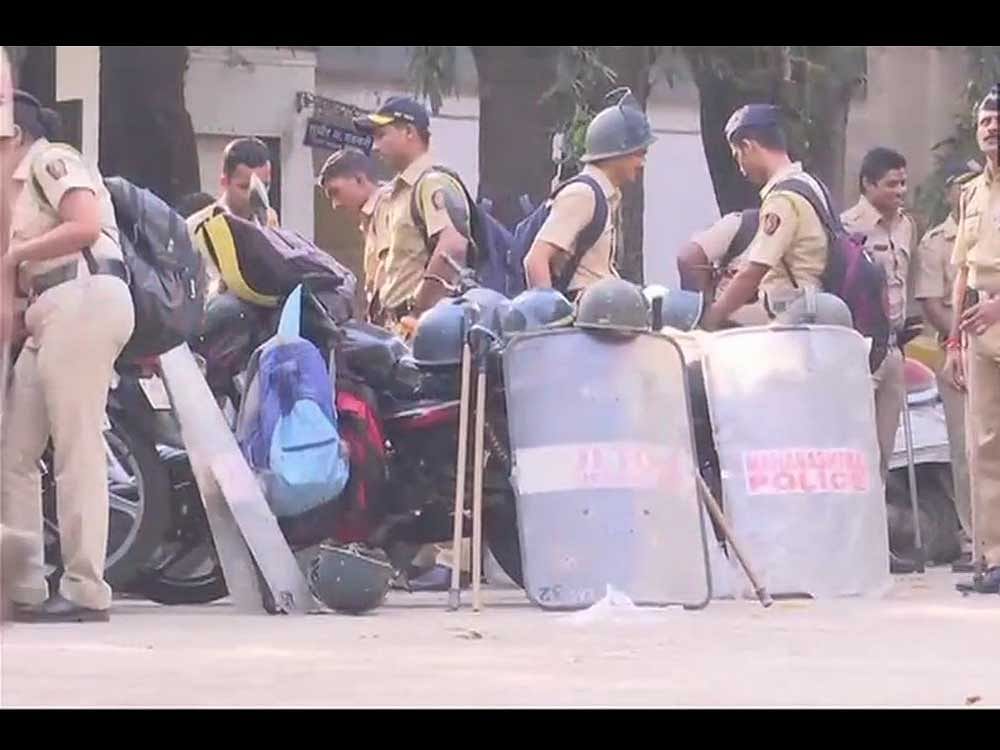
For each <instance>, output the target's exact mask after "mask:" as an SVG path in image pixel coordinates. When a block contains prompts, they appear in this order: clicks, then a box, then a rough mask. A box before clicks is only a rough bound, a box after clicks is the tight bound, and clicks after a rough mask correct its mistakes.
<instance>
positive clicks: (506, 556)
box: [483, 492, 524, 588]
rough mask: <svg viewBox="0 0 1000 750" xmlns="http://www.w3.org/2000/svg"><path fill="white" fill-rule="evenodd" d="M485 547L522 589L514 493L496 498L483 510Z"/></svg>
mask: <svg viewBox="0 0 1000 750" xmlns="http://www.w3.org/2000/svg"><path fill="white" fill-rule="evenodd" d="M483 515H484V516H485V518H484V520H485V522H486V523H485V525H486V529H485V534H484V536H485V537H486V545H487V546H488V547H489V548H490V552H492V553H493V557H494V558H496V561H497V563H498V564H499V565H500V567H501V568H503V572H504V573H506V574H507V577H508V578H510V580H512V581H513V582H514V583H516V584H517V585H518V586H520V587H521V588H524V574H523V573H522V571H521V539H520V537H519V536H518V530H517V506H516V505H515V504H514V493H513V492H511V493H505V494H504V495H502V496H501V497H496V498H495V499H494V502H493V503H490V504H489V505H488V506H487V507H486V508H485V509H484V513H483Z"/></svg>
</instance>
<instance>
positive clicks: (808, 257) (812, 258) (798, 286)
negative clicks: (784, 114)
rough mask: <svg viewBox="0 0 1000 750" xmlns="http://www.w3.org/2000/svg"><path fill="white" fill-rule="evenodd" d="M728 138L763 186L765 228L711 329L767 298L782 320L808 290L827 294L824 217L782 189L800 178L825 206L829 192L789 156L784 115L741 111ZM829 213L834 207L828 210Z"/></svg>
mask: <svg viewBox="0 0 1000 750" xmlns="http://www.w3.org/2000/svg"><path fill="white" fill-rule="evenodd" d="M726 139H727V140H728V141H729V145H730V148H731V149H732V152H733V157H734V158H735V159H736V161H737V163H738V164H739V166H740V170H741V171H742V172H743V174H744V175H745V176H746V177H747V178H748V179H749V180H751V181H752V182H754V183H756V184H758V185H762V186H763V187H762V188H761V191H760V195H761V198H762V199H763V203H762V205H761V208H760V227H759V229H758V231H757V234H756V236H755V237H754V239H753V240H752V241H751V243H750V247H749V248H747V251H746V253H745V258H746V265H745V266H744V267H743V269H742V270H741V271H740V272H739V273H737V274H736V276H735V277H734V278H733V280H732V281H731V282H730V283H729V285H728V286H727V287H726V290H725V291H724V292H723V293H722V295H721V296H720V297H719V299H718V300H717V301H716V302H715V303H714V304H713V305H712V306H711V307H709V309H708V310H707V311H706V312H705V315H704V317H703V319H702V325H703V327H705V328H706V329H708V330H714V329H717V328H719V327H720V326H722V325H723V324H724V323H725V322H726V321H727V320H729V318H730V316H731V315H732V314H733V313H734V312H736V311H737V310H739V309H740V308H741V307H743V306H744V305H745V304H747V303H748V302H750V300H752V299H753V297H754V295H755V294H757V293H762V295H763V302H764V308H765V310H766V311H767V314H768V316H769V318H771V319H774V318H776V317H778V316H780V315H781V314H782V313H784V312H785V310H786V309H787V308H788V307H789V306H790V305H791V304H792V302H794V301H795V300H796V299H798V298H799V297H800V296H802V294H803V293H804V292H805V290H807V289H815V290H817V291H821V289H822V285H821V283H820V276H821V275H822V273H823V270H824V268H825V267H826V255H827V243H828V240H827V235H826V231H825V230H824V228H823V224H822V222H821V220H820V217H819V216H817V214H816V212H815V211H814V210H813V208H812V206H811V205H810V204H809V201H807V200H806V199H805V198H803V197H802V196H800V195H798V194H796V193H793V192H791V191H787V190H781V189H777V188H778V185H779V183H781V182H783V181H785V180H790V179H795V180H799V181H802V182H804V183H805V184H807V185H809V186H810V187H811V188H812V189H813V191H814V192H815V193H816V195H817V196H818V197H819V198H820V199H821V200H822V201H823V202H824V203H825V202H826V198H825V195H824V191H823V190H822V188H821V187H820V185H819V183H818V182H817V181H816V180H815V178H814V177H812V176H811V175H809V174H808V173H806V172H804V171H803V170H802V165H801V164H800V163H798V162H792V160H791V159H789V157H788V151H787V146H786V139H785V133H784V130H783V129H782V127H781V121H780V112H779V110H778V108H777V107H774V106H772V105H769V104H750V105H747V106H745V107H742V108H740V109H739V110H737V111H736V112H735V113H734V114H733V116H732V117H731V118H730V120H729V122H728V123H727V125H726ZM828 208H829V206H828Z"/></svg>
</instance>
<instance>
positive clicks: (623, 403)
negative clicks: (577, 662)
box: [503, 329, 711, 609]
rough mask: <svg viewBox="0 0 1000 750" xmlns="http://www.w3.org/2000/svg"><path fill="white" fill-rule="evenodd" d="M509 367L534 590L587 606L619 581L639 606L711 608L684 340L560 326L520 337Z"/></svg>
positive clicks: (524, 547) (524, 544)
mask: <svg viewBox="0 0 1000 750" xmlns="http://www.w3.org/2000/svg"><path fill="white" fill-rule="evenodd" d="M503 363H504V382H505V386H506V398H507V411H508V421H509V428H510V443H511V453H512V459H513V470H512V484H513V487H514V491H515V494H516V497H517V515H518V525H519V533H520V540H521V555H522V564H523V571H524V587H525V591H526V592H527V594H528V598H529V599H531V601H532V602H534V603H535V604H537V605H539V606H541V607H543V608H545V609H579V608H584V607H589V606H590V605H592V604H594V603H596V602H598V601H600V600H601V599H603V598H604V597H605V595H606V594H607V590H608V586H609V585H610V586H613V587H614V588H615V589H617V590H618V591H621V592H624V593H625V594H626V595H628V597H629V598H630V599H632V601H634V602H635V603H636V604H645V605H658V606H664V605H670V604H682V605H685V606H687V607H702V606H705V605H706V604H707V603H708V601H709V599H710V598H711V582H710V574H709V570H708V557H707V554H708V553H707V548H706V537H705V534H706V531H705V519H704V517H703V508H702V505H701V503H700V501H699V499H698V494H697V490H696V483H695V479H694V471H695V459H694V448H693V440H692V432H691V417H690V410H689V408H690V407H689V403H688V394H687V385H686V382H685V377H684V361H683V357H682V355H681V352H680V349H679V348H678V347H677V345H676V344H675V343H674V342H673V341H671V340H670V339H669V338H666V337H664V336H660V335H656V334H652V333H647V334H638V335H630V336H627V337H622V336H620V335H616V334H614V333H611V334H608V333H603V334H602V333H594V332H587V331H583V330H580V329H560V330H554V331H544V332H539V333H527V334H521V335H518V336H516V337H515V338H514V339H512V340H511V342H510V343H509V344H508V346H507V348H506V350H505V352H504V355H503Z"/></svg>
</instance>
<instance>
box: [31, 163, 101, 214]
mask: <svg viewBox="0 0 1000 750" xmlns="http://www.w3.org/2000/svg"><path fill="white" fill-rule="evenodd" d="M31 173H32V176H33V177H34V178H35V180H36V182H37V184H38V187H39V189H40V190H41V191H42V194H43V195H44V196H45V200H46V201H47V202H48V203H49V205H50V206H52V207H53V208H54V209H56V210H57V211H58V210H59V204H60V203H62V199H63V197H64V196H65V195H66V193H68V192H70V191H72V190H89V191H90V192H91V193H94V194H95V195H96V194H97V188H96V186H95V185H94V179H93V177H91V175H90V171H89V170H88V169H87V167H86V165H85V164H84V163H83V160H82V159H81V158H80V157H79V156H77V155H76V154H75V153H73V152H71V151H68V150H66V149H61V148H52V149H48V150H46V151H43V152H42V153H41V154H40V155H39V156H38V157H37V158H36V159H35V162H34V164H32V167H31Z"/></svg>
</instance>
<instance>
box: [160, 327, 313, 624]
mask: <svg viewBox="0 0 1000 750" xmlns="http://www.w3.org/2000/svg"><path fill="white" fill-rule="evenodd" d="M160 368H161V370H162V372H163V380H164V383H165V384H166V387H167V391H168V392H169V394H170V400H171V402H172V404H173V407H174V411H175V412H176V414H177V418H178V421H179V422H180V424H181V434H182V436H183V438H184V447H185V449H186V450H187V453H188V459H189V460H190V461H191V469H192V471H193V472H194V476H195V480H196V481H197V483H198V490H199V492H200V493H201V499H202V502H203V504H204V506H205V515H206V516H207V517H208V522H209V526H210V527H211V529H212V538H213V540H214V542H215V548H216V550H217V551H218V553H219V561H220V562H221V564H222V570H223V573H224V574H225V577H226V584H227V586H228V587H229V592H230V595H231V596H232V598H233V602H234V604H235V605H236V606H237V607H238V608H239V609H241V610H246V611H260V610H261V609H264V608H269V609H273V610H274V611H276V612H279V613H284V614H290V613H305V612H309V611H311V610H314V609H316V608H317V603H316V600H315V599H314V598H313V596H312V593H311V592H310V590H309V584H308V583H307V582H306V579H305V577H304V576H303V574H302V570H301V569H300V568H299V565H298V563H297V562H296V561H295V557H294V556H293V555H292V551H291V550H290V549H289V547H288V543H287V542H286V541H285V538H284V536H283V535H282V533H281V530H280V529H279V528H278V521H277V519H276V518H275V517H274V514H273V513H272V512H271V509H270V507H269V506H268V504H267V500H266V499H265V498H264V494H263V492H262V491H261V489H260V486H259V485H258V483H257V480H256V479H255V477H254V475H253V472H252V471H251V470H250V467H249V466H248V465H247V462H246V460H245V459H244V457H243V454H242V453H241V452H240V448H239V446H238V445H237V444H236V438H235V437H233V433H232V431H231V430H230V429H229V425H228V424H226V420H225V417H224V416H223V414H222V411H221V410H220V409H219V406H218V404H217V403H216V401H215V398H214V397H213V396H212V392H211V391H210V390H209V388H208V383H207V382H205V378H204V376H203V375H202V373H201V371H200V370H199V369H198V365H197V363H196V362H195V359H194V356H193V355H192V354H191V350H190V349H188V347H187V344H181V345H180V346H179V347H177V348H176V349H172V350H171V351H169V352H167V353H166V354H164V355H163V356H161V357H160ZM257 571H259V573H260V579H261V582H262V583H263V584H264V585H265V586H266V587H267V593H268V594H269V597H270V600H271V602H272V603H273V606H272V607H267V605H264V604H263V602H262V597H261V596H260V594H262V593H264V592H262V591H260V590H259V588H258V583H257ZM258 592H259V593H258Z"/></svg>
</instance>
